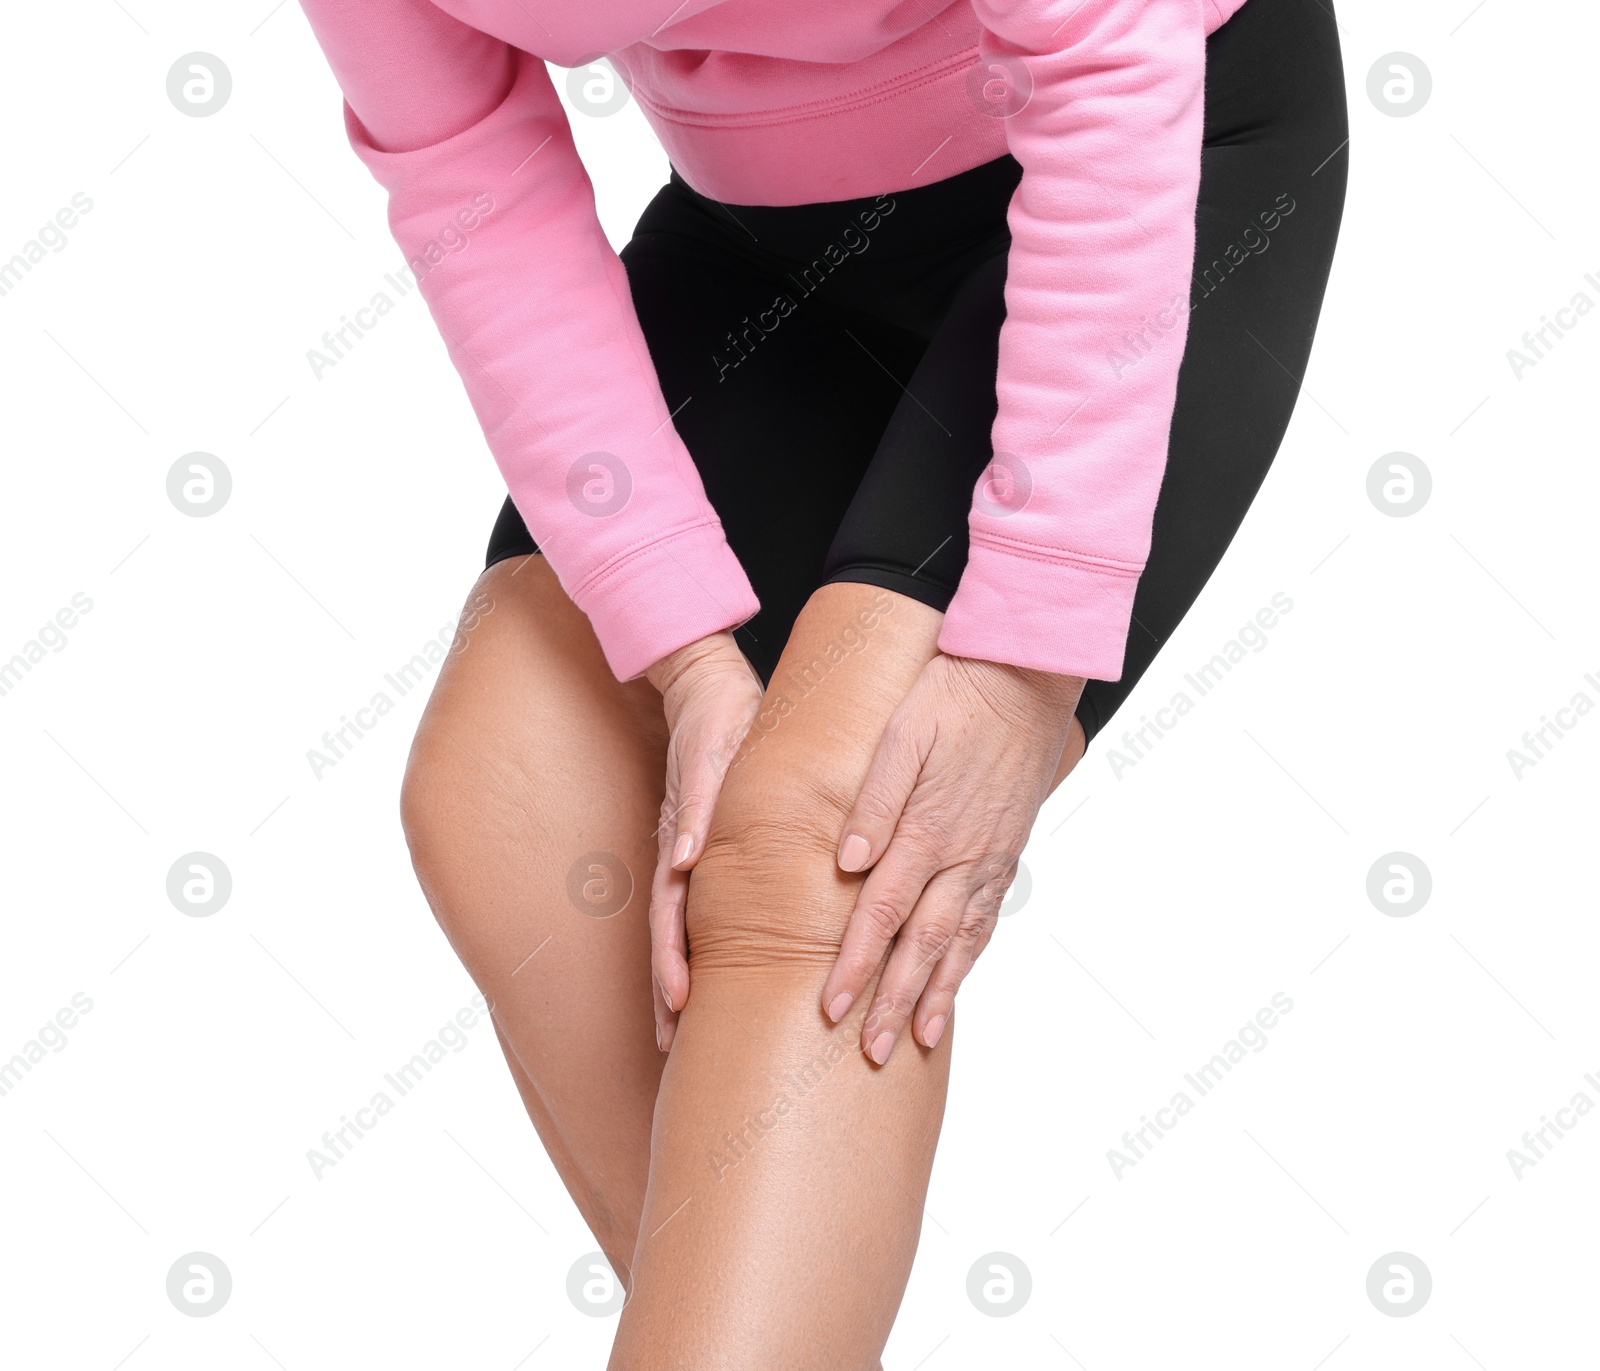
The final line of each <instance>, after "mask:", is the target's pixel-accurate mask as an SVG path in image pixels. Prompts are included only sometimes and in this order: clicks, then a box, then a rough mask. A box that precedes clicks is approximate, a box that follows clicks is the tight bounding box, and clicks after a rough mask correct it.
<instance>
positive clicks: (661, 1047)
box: [656, 1024, 667, 1052]
mask: <svg viewBox="0 0 1600 1371" xmlns="http://www.w3.org/2000/svg"><path fill="white" fill-rule="evenodd" d="M666 1050H667V1045H666V1044H665V1043H664V1042H662V1041H661V1025H660V1024H657V1025H656V1051H657V1052H665V1051H666Z"/></svg>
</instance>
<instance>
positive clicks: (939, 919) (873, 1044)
mask: <svg viewBox="0 0 1600 1371" xmlns="http://www.w3.org/2000/svg"><path fill="white" fill-rule="evenodd" d="M971 899H972V889H971V886H970V885H969V884H968V880H967V876H966V874H965V873H964V872H962V871H959V870H951V871H942V872H940V873H939V874H938V875H937V876H935V877H934V878H933V880H932V881H930V882H929V883H928V887H927V889H926V890H924V891H923V893H922V898H921V899H919V900H918V901H917V905H916V908H915V909H913V910H912V911H911V917H910V918H909V919H907V920H906V922H905V926H904V927H903V928H902V929H901V930H900V934H899V936H898V937H897V938H896V939H895V943H894V951H892V952H891V953H890V954H889V964H888V965H887V966H886V967H884V969H883V977H882V979H881V980H879V982H878V989H877V993H876V994H875V995H874V996H873V997H872V1008H871V1010H870V1011H869V1012H868V1014H867V1018H866V1022H865V1023H863V1024H862V1026H861V1050H862V1051H863V1052H865V1053H866V1054H867V1056H869V1057H871V1058H872V1060H873V1061H875V1062H876V1063H877V1064H878V1065H879V1066H882V1065H883V1064H884V1063H885V1062H887V1061H888V1060H889V1054H890V1053H891V1052H893V1051H894V1045H895V1043H896V1042H897V1041H898V1040H899V1038H900V1035H901V1033H902V1032H903V1031H904V1029H905V1026H906V1022H907V1021H908V1020H909V1019H910V1017H911V1011H912V1010H913V1009H915V1008H916V1004H917V1000H918V998H919V997H920V996H921V994H922V989H923V987H924V986H925V985H927V983H928V978H929V977H930V976H931V975H932V974H933V969H934V967H935V966H936V965H937V964H938V963H939V961H940V959H941V958H943V957H945V956H946V955H947V954H948V953H949V952H950V950H951V948H952V946H953V945H954V943H955V940H956V937H957V935H958V933H959V931H960V928H961V916H962V914H963V913H964V912H965V910H966V908H967V905H968V903H969V902H970V901H971Z"/></svg>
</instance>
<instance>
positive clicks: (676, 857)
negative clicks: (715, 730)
mask: <svg viewBox="0 0 1600 1371" xmlns="http://www.w3.org/2000/svg"><path fill="white" fill-rule="evenodd" d="M748 726H749V725H748V722H747V721H746V722H743V723H741V725H740V726H737V727H735V728H733V729H732V730H730V732H729V733H728V735H727V736H726V737H722V738H718V739H716V740H715V741H713V742H707V741H704V740H702V741H701V742H699V743H698V745H694V746H690V747H688V748H685V749H684V751H685V754H686V755H685V756H684V757H683V760H682V762H681V766H680V771H681V775H682V780H681V781H680V783H679V786H678V807H677V811H676V813H675V814H674V815H673V824H674V827H675V830H676V832H675V836H674V838H673V842H672V867H673V869H674V870H677V871H688V870H689V869H690V868H692V867H693V866H694V864H695V863H696V862H697V861H699V860H700V854H701V853H702V852H704V851H705V848H706V837H707V835H708V834H709V833H710V832H711V819H712V815H713V814H714V813H715V811H716V807H717V796H719V795H720V794H721V793H722V783H723V781H724V780H725V779H727V775H728V767H729V766H730V765H731V764H732V762H733V757H734V753H735V752H736V751H737V750H738V744H739V741H740V740H741V739H742V738H743V736H744V731H745V729H746V728H748Z"/></svg>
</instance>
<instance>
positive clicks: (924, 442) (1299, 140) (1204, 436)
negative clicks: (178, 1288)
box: [488, 0, 1349, 738]
mask: <svg viewBox="0 0 1600 1371" xmlns="http://www.w3.org/2000/svg"><path fill="white" fill-rule="evenodd" d="M1348 133H1349V131H1348V125H1347V122H1346V110H1345V96H1344V75H1343V71H1342V66H1341V61H1340V54H1339V39H1338V31H1337V28H1336V25H1335V21H1334V17H1333V14H1332V12H1331V9H1330V8H1329V7H1328V6H1327V4H1325V3H1324V0H1247V3H1246V4H1245V5H1244V7H1243V8H1242V9H1241V10H1240V11H1239V12H1238V13H1237V14H1236V15H1235V16H1234V17H1233V18H1232V19H1231V20H1229V21H1228V23H1226V24H1224V25H1223V26H1222V28H1220V29H1219V30H1217V32H1216V33H1214V34H1212V35H1211V37H1210V39H1209V40H1208V42H1207V47H1206V86H1205V142H1204V150H1203V152H1202V154H1201V170H1200V196H1199V207H1198V212H1197V218H1196V260H1195V272H1194V277H1193V280H1192V283H1191V296H1190V307H1191V314H1190V317H1189V337H1188V344H1187V347H1186V350H1185V352H1184V356H1183V363H1182V366H1181V368H1180V371H1179V375H1178V388H1177V403H1176V408H1175V410H1174V413H1173V420H1172V433H1171V445H1170V448H1169V452H1168V458H1167V466H1166V473H1165V477H1164V479H1163V482H1162V486H1161V494H1160V498H1159V500H1158V501H1157V504H1156V509H1155V519H1154V525H1153V529H1152V535H1151V536H1152V542H1151V549H1150V558H1149V562H1148V564H1147V566H1146V568H1145V571H1144V574H1143V576H1142V577H1141V578H1140V581H1139V586H1138V591H1137V594H1136V595H1135V598H1134V607H1133V624H1132V627H1131V629H1130V631H1129V636H1128V645H1127V654H1126V659H1125V665H1124V667H1123V673H1122V677H1121V679H1120V680H1117V681H1115V682H1107V681H1090V682H1089V684H1088V686H1087V688H1086V689H1085V691H1084V694H1083V698H1082V701H1081V703H1080V704H1079V706H1078V716H1079V718H1080V720H1081V721H1082V723H1083V726H1084V730H1085V732H1086V733H1087V734H1088V736H1089V737H1090V738H1093V737H1094V736H1095V734H1096V733H1097V732H1098V731H1099V730H1100V728H1101V727H1102V726H1104V724H1105V723H1106V722H1107V721H1108V720H1109V719H1110V717H1111V715H1112V713H1113V712H1114V711H1115V710H1116V709H1117V707H1118V706H1119V705H1120V704H1121V703H1122V701H1123V700H1124V699H1125V698H1126V697H1127V695H1128V693H1129V691H1131V690H1132V689H1133V687H1134V685H1135V684H1136V683H1137V682H1138V680H1139V678H1140V677H1141V676H1142V675H1143V674H1144V672H1145V670H1146V669H1147V668H1148V667H1149V665H1150V663H1151V661H1152V660H1154V658H1155V655H1156V653H1157V651H1158V650H1159V649H1160V647H1161V645H1162V644H1163V643H1164V642H1166V640H1167V638H1168V637H1169V636H1170V635H1171V633H1172V631H1173V630H1174V629H1175V628H1176V627H1177V625H1178V622H1179V620H1180V619H1182V617H1183V615H1184V614H1185V613H1186V612H1187V611H1188V609H1189V606H1190V605H1191V604H1193V603H1194V601H1195V598H1196V597H1197V596H1198V595H1199V593H1200V590H1201V587H1203V586H1204V585H1205V583H1206V581H1207V579H1208V578H1209V577H1210V575H1211V573H1212V571H1213V570H1214V569H1215V568H1216V565H1217V563H1218V561H1220V560H1221V557H1222V554H1223V552H1224V551H1225V550H1226V549H1227V547H1228V544H1229V543H1230V542H1231V541H1232V539H1233V535H1234V534H1235V532H1236V531H1237V530H1238V527H1239V524H1240V522H1241V521H1242V520H1243V518H1244V515H1245V511H1246V510H1247V509H1248V508H1249V506H1250V502H1251V500H1253V499H1254V498H1255V494H1256V491H1257V490H1258V489H1259V488H1260V485H1261V482H1262V480H1263V479H1264V478H1265V476H1266V474H1267V468H1268V467H1269V466H1270V465H1271V463H1272V459H1273V457H1274V456H1275V455H1276V453H1277V450H1278V445H1279V444H1280V442H1281V441H1282V439H1283V434H1284V430H1285V429H1286V428H1287V427H1288V423H1289V416H1290V414H1291V413H1292V412H1293V409H1294V405H1295V400H1296V397H1297V396H1298V394H1299V378H1300V377H1301V376H1302V375H1303V374H1304V371H1305V366H1306V362H1307V359H1308V357H1309V355H1310V352H1311V341H1312V336H1313V334H1314V333H1315V330H1316V323H1317V316H1318V314H1319V312H1320V310H1321V307H1322V296H1323V290H1324V287H1325V286H1326V284H1327V279H1328V271H1329V267H1330V265H1331V263H1332V259H1333V251H1334V244H1335V242H1336V240H1337V237H1338V232H1339V221H1340V217H1341V215H1342V212H1343V208H1344V192H1345V178H1346V167H1347V161H1346V152H1345V144H1346V142H1347V139H1348ZM1021 174H1022V169H1021V167H1020V165H1019V164H1018V163H1017V162H1016V161H1015V160H1014V159H1013V158H1011V157H1009V156H1007V157H1002V158H1000V159H998V160H996V161H993V162H989V163H986V164H984V165H983V166H980V167H975V168H973V169H972V170H971V171H967V172H963V173H962V174H960V175H958V176H953V177H950V178H949V179H947V180H944V181H939V182H935V183H933V184H931V185H927V186H920V187H917V188H915V189H913V190H908V191H896V192H893V193H892V194H888V195H884V196H879V197H877V198H875V199H862V200H848V201H831V202H827V203H823V204H810V205H796V206H781V207H775V206H756V205H724V204H719V203H718V202H717V201H714V200H709V199H707V198H706V197H704V196H702V195H699V194H697V193H696V192H695V191H693V190H691V189H690V188H689V186H688V185H687V184H686V183H685V182H684V181H683V180H682V178H681V177H679V176H678V174H677V172H676V171H674V172H673V173H672V178H671V180H670V181H669V182H668V184H667V185H666V186H665V187H663V189H662V190H661V191H660V193H659V194H657V196H656V197H655V199H654V200H652V201H651V202H650V204H649V206H648V207H647V208H646V209H645V212H644V214H643V216H642V217H641V218H640V220H639V223H638V226H637V227H636V228H635V230H634V235H633V238H632V240H631V241H630V242H629V243H628V244H627V245H626V246H625V247H624V248H623V250H622V252H621V254H620V255H621V258H622V261H623V263H624V265H625V266H626V268H627V271H628V280H629V284H630V286H631V289H632V293H633V301H634V305H635V308H636V310H637V313H638V316H639V322H640V325H641V327H642V328H643V330H644V334H645V338H646V340H647V341H648V343H649V347H650V354H651V358H652V360H653V361H654V363H655V367H656V372H657V375H658V376H659V378H660V381H661V388H662V392H663V394H664V396H665V398H666V401H667V406H668V408H669V409H670V410H671V411H672V412H673V414H674V415H675V416H676V417H675V419H674V423H675V424H676V426H677V429H678V432H679V434H680V435H681V436H682V438H683V440H684V443H685V444H686V445H687V447H688V449H689V452H690V453H691V455H692V456H693V457H694V461H695V465H696V466H697V468H698V469H699V471H700V475H701V478H702V480H703V481H704V483H705V488H706V494H707V496H708V497H709V499H710V501H711V504H712V506H713V507H714V508H715V509H716V511H717V513H718V515H719V517H720V518H721V520H722V523H723V527H724V529H725V530H726V532H727V537H728V542H729V544H730V546H731V547H732V549H733V551H734V553H735V554H736V555H737V556H738V558H739V561H740V563H741V564H742V565H743V566H744V568H745V571H746V573H747V574H748V575H749V577H750V580H751V583H752V585H753V586H754V588H755V592H756V595H757V596H758V597H759V599H760V600H761V611H760V613H759V614H757V615H756V616H755V618H753V619H752V620H750V622H749V623H748V624H747V625H745V626H744V627H743V628H741V629H740V630H738V631H737V633H736V637H737V639H738V641H739V643H740V645H741V647H743V649H744V651H745V653H746V655H747V656H748V657H749V658H750V661H751V663H752V665H754V666H755V668H756V670H757V671H758V672H759V673H760V674H761V677H762V680H763V681H767V680H769V679H770V677H771V673H772V671H773V669H774V668H775V667H776V666H777V662H778V657H779V654H780V653H781V652H782V650H783V645H784V643H785V642H786V641H787V639H788V636H789V632H790V629H791V628H792V627H793V625H794V621H795V618H796V616H797V615H798V614H799V612H800V610H801V608H802V607H803V606H804V605H805V602H806V600H807V599H808V598H809V597H810V595H811V593H812V592H813V591H814V590H815V589H816V588H817V587H818V586H819V585H822V584H825V583H827V582H830V581H862V582H866V583H868V584H872V585H879V586H884V587H887V588H888V589H891V590H896V591H899V592H901V593H902V594H905V595H909V596H912V597H913V598H915V599H918V600H921V601H923V602H924V603H926V604H929V605H932V606H933V607H934V608H936V609H939V610H944V609H946V608H947V607H948V605H949V602H950V599H951V597H952V595H953V594H954V593H955V586H956V582H957V580H958V579H959V577H960V575H961V571H962V568H963V567H964V566H965V565H966V558H967V522H966V519H967V511H968V509H969V507H970V505H971V503H972V496H973V488H974V485H975V483H976V481H977V479H978V477H979V475H980V474H981V473H982V471H983V469H984V467H985V466H986V465H987V464H988V463H989V461H990V459H991V457H992V455H993V454H992V452H991V449H990V444H989V432H990V426H991V425H992V424H993V422H994V417H995V412H996V400H995V385H994V382H995V375H996V370H997V349H998V338H999V331H1000V325H1001V322H1002V321H1003V319H1004V317H1005V303H1004V297H1003V291H1004V286H1005V274H1006V249H1007V247H1008V246H1009V243H1010V234H1009V232H1008V231H1007V229H1006V225H1005V212H1006V206H1007V203H1008V201H1009V199H1010V196H1011V192H1012V191H1013V190H1014V189H1015V187H1016V185H1017V182H1018V180H1019V179H1020V177H1021ZM536 551H537V547H536V546H535V544H534V542H533V539H532V538H531V537H530V536H529V534H528V531H527V529H526V527H525V526H524V525H523V522H522V520H521V518H520V517H519V516H518V514H517V511H516V509H515V507H514V506H513V505H512V504H511V501H510V500H509V499H507V501H506V502H505V505H504V507H503V508H502V510H501V512H500V518H499V520H498V522H497V523H496V525H495V528H494V533H493V535H492V537H491V539H490V543H489V553H488V562H489V564H491V565H492V564H493V563H494V562H496V561H499V560H501V559H502V558H505V557H513V556H519V555H523V554H526V553H531V552H536Z"/></svg>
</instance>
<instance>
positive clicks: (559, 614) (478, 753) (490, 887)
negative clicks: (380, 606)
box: [401, 557, 666, 1271]
mask: <svg viewBox="0 0 1600 1371" xmlns="http://www.w3.org/2000/svg"><path fill="white" fill-rule="evenodd" d="M665 748H666V726H665V721H664V719H663V717H662V711H661V700H660V696H659V695H657V694H656V692H655V690H654V688H653V687H651V686H650V685H649V683H648V682H646V681H643V680H639V681H632V682H629V683H627V684H626V685H622V684H619V683H618V682H617V681H616V679H615V678H614V677H613V676H612V674H611V672H610V670H609V669H608V668H607V666H606V663H605V659H604V657H603V656H602V655H601V652H600V647H599V644H598V643H597V642H596V641H595V638H594V634H593V631H592V630H591V629H590V628H589V625H588V621H587V620H586V619H585V618H584V616H583V614H582V613H581V612H580V611H579V610H578V609H577V607H576V606H575V605H573V604H572V602H571V600H570V599H568V598H567V596H566V594H565V593H564V592H563V591H562V589H561V587H560V585H559V584H558V583H557V582H556V578H555V576H554V573H553V572H552V571H551V570H550V568H549V566H548V564H547V563H546V562H545V561H544V559H543V558H542V557H525V558H521V559H513V560H507V561H502V562H500V563H498V564H497V565H496V566H494V567H491V568H490V569H489V570H488V571H486V572H485V573H484V574H483V576H482V577H481V578H480V580H479V583H478V586H477V587H476V589H475V591H474V594H473V597H472V599H471V600H470V601H469V613H468V614H467V615H466V616H464V618H463V622H462V626H461V628H460V630H459V631H458V635H457V640H456V643H455V645H454V647H453V648H452V651H451V653H450V654H449V656H448V657H447V658H446V660H445V662H444V663H443V664H442V666H441V668H440V672H439V676H438V679H437V681H436V683H435V686H434V690H433V694H432V696H431V698H430V699H429V701H428V705H427V708H426V710H425V711H424V713H423V716H422V720H421V722H420V724H419V726H418V729H417V735H416V740H415V742H414V743H413V745H412V750H411V756H410V759H409V762H408V765H407V770H406V777H405V783H404V786H403V788H402V797H401V805H402V817H403V820H404V825H405V831H406V837H407V840H408V842H409V844H410V848H411V855H412V860H413V863H414V865H415V867H416V871H417V876H418V879H419V881H420V883H421V885H422V888H423V891H424V893H425V894H426V896H427V898H428V902H429V904H430V906H431V907H432V909H433V911H434V913H435V915H436V916H437V918H438V920H439V923H440V926H441V928H442V929H443V930H444V932H445V934H446V935H447V937H448V938H449V940H450V943H451V945H452V946H453V947H454V949H455V951H456V953H457V954H458V955H459V956H460V958H461V960H462V962H463V964H464V965H465V967H466V969H467V971H468V973H469V974H470V975H471V976H472V978H473V980H474V981H476V982H477V984H478V985H479V986H480V987H481V989H482V990H483V992H484V994H485V995H486V997H487V998H488V999H489V1000H490V1002H491V1004H492V1006H493V1011H494V1019H495V1023H496V1025H497V1027H498V1029H499V1030H500V1032H501V1035H502V1040H503V1042H504V1043H505V1044H506V1048H507V1056H508V1057H509V1058H510V1059H511V1064H512V1070H513V1076H514V1077H515V1078H516V1081H517V1085H518V1088H519V1090H521V1091H522V1094H523V1097H524V1099H525V1100H526V1101H527V1102H528V1106H529V1113H530V1114H531V1115H532V1117H533V1120H534V1123H535V1126H536V1127H537V1128H538V1130H539V1133H540V1136H541V1138H542V1139H543V1141H544V1142H545V1145H546V1147H547V1149H548V1151H549V1153H550V1156H551V1160H552V1161H553V1162H554V1163H555V1165H556V1167H557V1169H558V1170H559V1171H560V1172H561V1176H562V1179H563V1181H564V1182H565V1183H566V1185H567V1187H568V1189H569V1190H570V1191H571V1193H572V1195H573V1198H574V1200H575V1201H576V1202H577V1204H578V1207H579V1209H580V1210H581V1211H582V1212H583V1215H584V1217H585V1219H586V1220H587V1221H588V1222H589V1224H590V1227H591V1228H592V1229H593V1231H594V1233H595V1236H596V1238H597V1239H598V1240H599V1242H600V1244H601V1246H602V1247H603V1248H604V1249H605V1251H606V1252H607V1253H608V1255H610V1256H611V1258H612V1260H613V1261H614V1262H616V1263H618V1270H619V1271H624V1270H626V1266H627V1262H628V1259H629V1256H630V1254H631V1252H632V1248H633V1244H634V1240H635V1236H636V1229H637V1223H638V1216H639V1212H640V1209H641V1207H642V1204H643V1197H644V1189H645V1182H646V1176H647V1169H648V1156H649V1151H648V1148H649V1135H650V1118H651V1112H652V1109H653V1107H654V1101H655V1095H656V1088H657V1085H658V1082H659V1079H660V1072H661V1065H662V1058H661V1054H660V1052H659V1051H658V1049H657V1047H656V1042H655V1036H654V1016H653V1010H652V1003H651V991H650V938H649V928H648V922H647V919H646V913H647V905H648V898H649V891H650V877H651V872H652V868H653V865H654V861H655V855H656V844H655V838H654V830H655V827H656V823H657V819H658V807H659V805H660V803H661V796H662V790H663V779H664V768H665Z"/></svg>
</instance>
